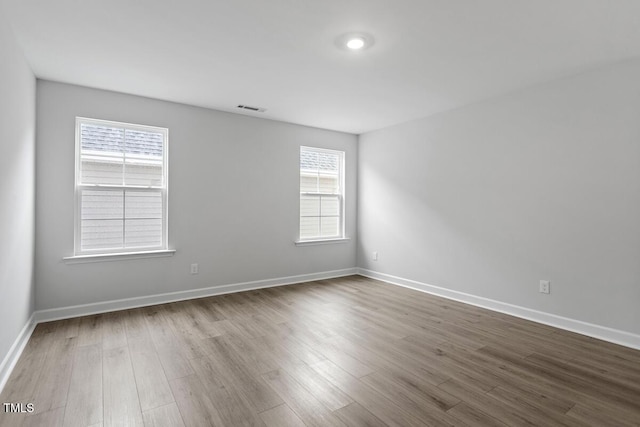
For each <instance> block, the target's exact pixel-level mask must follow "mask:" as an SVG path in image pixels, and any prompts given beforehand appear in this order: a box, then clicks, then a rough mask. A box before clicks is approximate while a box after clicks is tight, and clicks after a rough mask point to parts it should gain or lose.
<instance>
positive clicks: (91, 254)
mask: <svg viewBox="0 0 640 427" xmlns="http://www.w3.org/2000/svg"><path fill="white" fill-rule="evenodd" d="M82 124H92V125H97V126H111V127H116V128H121V129H124V130H133V131H142V132H153V133H161V134H162V136H163V138H162V140H163V141H162V153H163V155H162V186H144V185H125V184H121V185H113V184H83V183H80V182H79V181H80V178H81V164H82V158H81V157H82V156H81V154H82V152H81V150H82V141H81V125H82ZM74 155H75V176H74V250H73V253H74V256H73V257H70V258H76V259H81V258H101V257H109V258H113V257H114V256H118V255H129V256H132V257H133V256H135V257H141V256H144V255H145V254H150V255H154V254H163V253H166V252H170V253H172V252H174V251H172V250H169V218H168V215H169V129H168V128H164V127H159V126H149V125H140V124H135V123H126V122H118V121H114V120H104V119H93V118H89V117H80V116H77V117H76V123H75V153H74ZM83 189H87V190H92V191H113V190H116V191H123V192H124V193H123V197H124V194H126V191H127V190H134V191H140V192H146V191H149V192H158V193H160V194H161V199H162V238H161V242H160V245H157V246H143V247H140V246H138V247H132V248H125V247H122V248H113V249H92V250H84V251H83V250H82V246H81V237H82V203H81V199H82V198H81V194H82V190H83ZM123 221H126V217H123ZM123 227H124V224H123ZM124 230H125V228H123V232H124ZM123 244H124V241H123ZM65 259H66V258H65Z"/></svg>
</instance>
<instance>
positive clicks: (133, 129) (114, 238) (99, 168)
mask: <svg viewBox="0 0 640 427" xmlns="http://www.w3.org/2000/svg"><path fill="white" fill-rule="evenodd" d="M167 139H168V130H167V129H165V128H157V127H151V126H142V125H131V124H126V123H118V122H109V121H104V120H94V119H86V118H81V117H78V118H76V186H75V203H76V219H75V221H76V224H75V226H76V228H75V255H76V256H78V255H98V254H113V253H127V252H144V251H155V250H166V249H167V143H168V141H167Z"/></svg>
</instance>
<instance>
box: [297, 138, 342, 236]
mask: <svg viewBox="0 0 640 427" xmlns="http://www.w3.org/2000/svg"><path fill="white" fill-rule="evenodd" d="M303 150H307V151H313V152H316V153H328V154H337V155H338V164H339V166H338V173H339V178H338V186H339V190H340V191H339V192H338V194H334V193H322V192H320V191H318V192H302V188H301V187H300V181H301V179H300V178H301V174H302V169H301V167H300V155H301V154H302V151H303ZM346 156H347V155H346V152H345V151H342V150H333V149H329V148H321V147H311V146H307V145H301V146H300V149H299V150H298V193H299V195H298V240H296V241H295V243H296V245H299V246H304V245H305V244H314V243H332V242H343V241H347V240H348V238H347V237H346V221H345V213H346V203H345V199H346V186H345V183H346V180H345V169H346ZM302 196H311V197H323V196H324V197H337V198H338V203H339V208H338V211H339V220H338V230H339V234H338V235H337V236H330V237H321V236H316V237H302V236H301V233H300V231H301V230H300V227H301V218H302V215H301V200H302ZM321 209H322V208H320V212H321ZM319 218H320V223H321V224H322V216H320V217H319Z"/></svg>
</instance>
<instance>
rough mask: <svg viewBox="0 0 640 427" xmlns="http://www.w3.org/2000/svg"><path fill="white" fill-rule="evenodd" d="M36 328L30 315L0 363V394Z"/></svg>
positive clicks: (32, 316)
mask: <svg viewBox="0 0 640 427" xmlns="http://www.w3.org/2000/svg"><path fill="white" fill-rule="evenodd" d="M35 327H36V322H35V321H34V315H33V314H32V315H31V317H29V320H27V323H26V324H25V325H24V327H23V328H22V330H21V331H20V333H19V334H18V337H17V338H16V340H15V341H14V342H13V345H12V346H11V348H10V349H9V352H8V353H7V355H6V356H5V357H4V360H2V363H0V393H2V390H3V389H4V386H5V384H6V383H7V380H8V379H9V375H11V371H13V368H15V366H16V363H18V359H19V358H20V355H21V354H22V351H23V350H24V348H25V346H26V345H27V342H28V341H29V337H31V333H32V332H33V330H34V328H35Z"/></svg>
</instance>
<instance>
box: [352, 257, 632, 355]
mask: <svg viewBox="0 0 640 427" xmlns="http://www.w3.org/2000/svg"><path fill="white" fill-rule="evenodd" d="M358 274H359V275H361V276H365V277H369V278H371V279H378V280H381V281H383V282H387V283H390V284H392V285H398V286H403V287H405V288H410V289H414V290H417V291H421V292H426V293H428V294H432V295H436V296H439V297H443V298H447V299H451V300H454V301H459V302H463V303H465V304H470V305H474V306H477V307H482V308H486V309H489V310H493V311H497V312H500V313H505V314H510V315H512V316H515V317H520V318H522V319H527V320H532V321H534V322H538V323H543V324H545V325H549V326H554V327H556V328H560V329H565V330H567V331H571V332H577V333H579V334H582V335H587V336H590V337H593V338H598V339H601V340H603V341H608V342H612V343H614V344H620V345H623V346H625V347H630V348H633V349H637V350H640V335H636V334H632V333H630V332H625V331H620V330H617V329H612V328H608V327H606V326H600V325H595V324H593V323H587V322H583V321H581V320H575V319H570V318H567V317H562V316H558V315H555V314H551V313H545V312H543V311H538V310H533V309H530V308H526V307H521V306H518V305H513V304H508V303H505V302H501V301H496V300H492V299H489V298H483V297H479V296H476V295H471V294H467V293H464V292H458V291H453V290H451V289H446V288H441V287H438V286H433V285H428V284H426V283H421V282H417V281H415V280H410V279H404V278H402V277H397V276H392V275H390V274H385V273H379V272H377V271H372V270H367V269H364V268H359V269H358Z"/></svg>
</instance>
